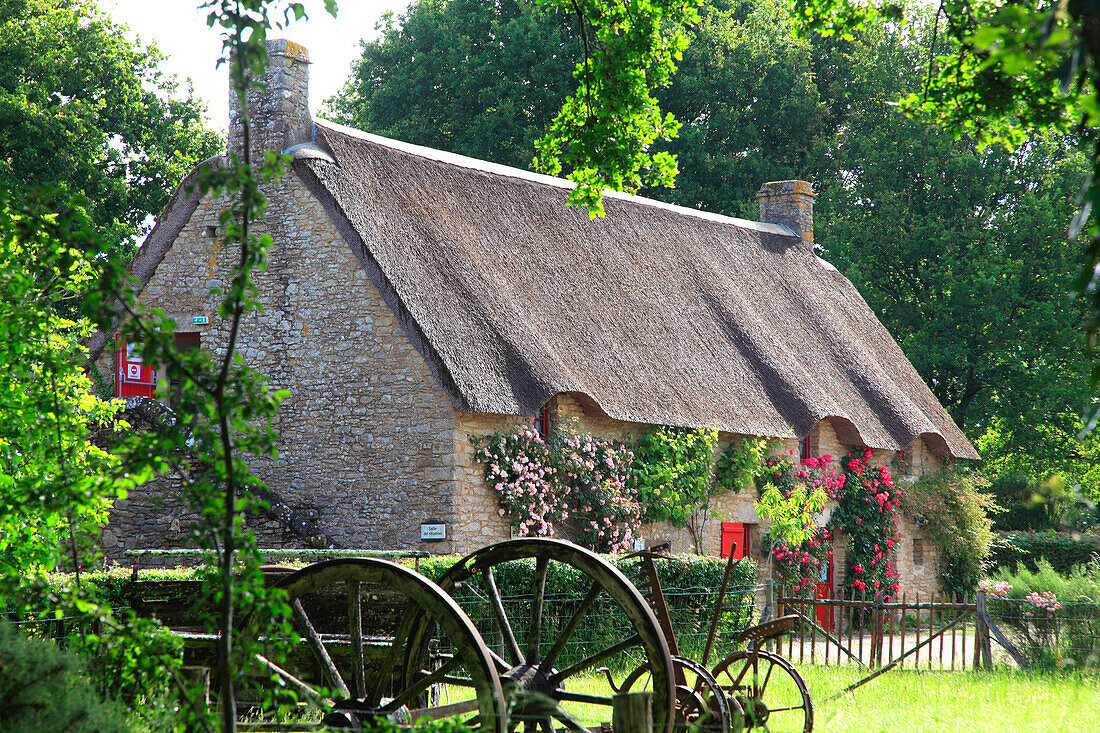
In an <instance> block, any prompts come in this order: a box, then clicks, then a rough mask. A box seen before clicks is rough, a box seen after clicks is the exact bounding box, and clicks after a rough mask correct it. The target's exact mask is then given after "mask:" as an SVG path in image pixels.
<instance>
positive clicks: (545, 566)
mask: <svg viewBox="0 0 1100 733" xmlns="http://www.w3.org/2000/svg"><path fill="white" fill-rule="evenodd" d="M549 569H550V562H549V560H547V558H546V557H545V556H539V558H538V559H537V560H536V561H535V586H534V589H533V597H532V598H531V623H530V624H529V625H528V627H527V628H528V635H527V662H528V663H529V664H538V663H539V634H540V632H541V631H542V601H543V599H544V598H545V596H546V573H547V571H548V570H549Z"/></svg>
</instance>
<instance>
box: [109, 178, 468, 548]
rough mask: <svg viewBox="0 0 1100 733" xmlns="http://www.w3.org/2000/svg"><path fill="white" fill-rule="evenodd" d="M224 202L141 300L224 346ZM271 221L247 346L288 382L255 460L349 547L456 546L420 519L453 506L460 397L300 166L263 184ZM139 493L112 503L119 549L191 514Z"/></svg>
mask: <svg viewBox="0 0 1100 733" xmlns="http://www.w3.org/2000/svg"><path fill="white" fill-rule="evenodd" d="M216 211H217V205H216V202H213V201H210V200H204V201H202V202H201V203H200V206H199V207H198V209H197V210H196V211H195V213H194V215H193V216H192V218H191V221H190V222H189V224H188V225H187V226H186V227H185V228H184V229H183V231H182V232H181V234H180V236H179V238H178V240H177V241H176V243H175V245H174V246H173V247H172V248H171V249H170V250H169V252H168V254H167V255H166V257H165V259H164V260H163V261H162V262H161V264H160V265H159V266H158V267H157V270H156V272H155V274H154V275H153V277H152V278H151V279H150V281H149V283H148V284H147V286H146V287H145V288H144V290H143V292H142V294H141V296H140V300H141V302H142V303H144V304H145V305H147V306H151V307H156V308H161V309H163V310H164V311H165V312H167V313H168V315H169V316H171V317H173V318H174V319H175V320H176V321H177V323H181V324H190V323H191V322H192V318H193V317H194V316H206V317H208V318H209V323H208V324H205V325H201V326H186V329H187V330H194V331H197V332H199V334H200V337H201V341H202V348H205V349H209V350H211V351H212V352H214V353H224V349H225V344H226V338H227V330H226V329H227V323H226V322H224V321H223V320H222V319H220V318H219V317H218V315H217V311H216V306H215V305H214V304H213V303H211V302H209V301H208V300H207V298H206V293H207V292H208V290H209V289H210V288H211V287H224V284H225V272H226V269H227V267H228V265H229V261H228V260H229V257H231V256H232V255H231V253H227V252H224V251H222V250H221V249H220V248H219V245H218V241H217V240H216V239H215V238H212V237H209V236H207V234H208V227H212V226H214V225H215V224H216V221H217V220H216ZM267 222H268V223H269V224H268V226H267V231H269V232H270V233H271V235H272V237H273V239H274V241H275V245H274V246H273V247H272V248H271V250H270V252H269V261H268V267H267V271H266V272H261V273H257V275H256V285H257V288H258V291H259V293H260V300H261V302H262V304H263V310H262V313H259V314H253V315H251V316H249V317H248V318H247V319H246V320H245V322H244V325H243V328H242V333H241V336H240V340H239V347H240V349H239V350H240V353H241V354H242V355H243V356H244V358H245V360H246V362H247V363H248V364H249V365H251V366H254V367H256V368H258V369H259V370H260V371H261V372H262V373H264V374H266V375H268V377H269V378H270V384H271V386H272V388H275V389H279V388H286V389H289V390H290V391H291V395H290V397H288V398H287V399H286V400H285V401H284V402H283V404H282V407H281V408H280V411H279V415H278V418H277V421H276V425H275V428H276V430H277V431H278V433H279V435H280V442H279V457H278V458H277V459H275V460H268V459H262V460H254V461H253V467H254V470H255V472H256V473H257V474H258V475H259V476H260V478H262V479H263V480H264V481H265V482H267V483H268V484H269V486H271V487H272V488H273V489H274V490H276V491H277V492H278V493H279V494H281V495H282V496H283V497H284V498H285V499H286V501H287V502H288V503H289V504H290V505H292V506H294V507H295V508H298V509H303V510H312V511H313V512H315V513H316V515H317V517H318V523H319V525H320V527H321V528H322V529H323V531H324V532H326V533H328V534H329V535H330V536H331V537H333V538H334V539H335V540H336V541H337V542H338V543H339V544H340V545H342V546H344V547H370V548H409V549H424V548H427V547H430V548H431V549H432V550H433V551H450V550H451V549H453V545H452V543H451V542H449V541H448V542H444V543H433V544H431V545H427V544H426V543H421V542H420V540H419V536H420V535H419V530H420V524H421V522H422V521H427V520H438V521H443V522H447V523H449V524H450V523H454V522H455V520H456V518H457V514H456V508H455V502H454V500H455V499H456V498H458V497H461V496H462V493H461V490H460V488H461V487H462V486H463V483H464V477H463V473H462V469H461V468H460V467H459V466H458V461H459V458H460V457H461V456H460V455H459V453H458V451H457V450H456V445H457V444H458V442H459V437H458V435H459V434H458V431H457V428H458V416H457V413H456V411H455V409H454V408H453V407H452V405H451V403H450V401H449V400H448V399H447V397H446V396H445V394H444V393H443V391H442V390H441V389H440V388H439V387H438V385H437V383H436V381H435V378H434V376H433V375H432V374H431V372H430V371H429V369H428V366H427V364H426V363H425V362H424V360H423V358H422V357H421V356H420V354H419V353H418V352H417V351H416V349H415V348H413V346H412V344H411V343H410V342H409V340H408V339H407V338H406V337H405V335H404V333H403V332H402V330H401V328H400V327H399V326H398V324H397V321H396V319H395V317H394V315H393V313H392V312H391V311H390V309H389V308H388V307H387V306H386V304H385V303H384V301H383V300H382V297H381V295H380V294H379V292H378V291H377V289H376V288H375V287H374V285H373V284H372V283H371V282H370V281H369V280H368V279H367V277H366V275H365V274H364V271H363V269H362V268H361V267H360V266H359V263H358V262H357V261H356V259H355V257H354V255H353V254H352V252H351V250H350V249H349V248H348V246H347V245H346V244H345V243H344V241H343V239H342V238H341V237H340V235H339V234H338V232H337V231H336V229H335V227H333V225H332V224H331V223H330V221H329V219H328V218H327V216H326V215H325V214H324V212H323V211H322V209H321V206H320V205H319V203H318V202H317V201H316V199H315V198H314V197H313V196H312V194H310V193H309V191H308V190H306V188H305V187H304V186H303V185H302V184H301V182H300V181H299V180H298V179H297V178H296V177H295V176H294V175H293V174H288V175H287V176H286V177H285V178H283V179H282V181H281V182H280V183H279V185H278V187H277V189H275V190H272V191H269V209H268V214H267ZM106 358H107V359H109V358H110V357H109V356H108V357H106ZM164 488H167V487H165V486H159V485H158V487H154V488H153V489H152V491H153V492H154V493H155V492H158V491H160V490H162V489H164ZM168 493H169V494H171V492H170V491H169V492H168ZM139 496H140V492H138V493H136V494H135V498H133V499H131V500H130V501H129V503H127V504H123V505H122V506H120V507H118V508H116V510H115V512H114V514H113V515H112V522H111V526H110V528H109V533H110V535H109V536H108V539H109V540H110V539H112V538H113V539H115V540H117V544H116V545H114V547H113V548H112V554H117V553H118V552H121V551H122V550H123V549H129V548H132V547H143V546H144V547H148V546H151V545H152V544H153V543H156V544H157V546H159V545H160V544H162V543H164V542H171V541H174V540H175V539H177V537H178V536H177V535H176V534H174V533H172V532H165V533H160V532H158V531H153V532H152V534H150V530H149V528H150V527H154V528H155V527H161V526H166V527H174V526H177V525H178V526H186V523H187V518H186V517H182V516H180V511H181V510H180V509H179V507H178V506H177V505H175V504H174V503H173V502H171V501H169V502H166V503H165V504H164V505H163V506H160V507H157V506H151V505H149V504H148V503H146V502H139V501H138V497H139ZM139 504H140V505H142V506H140V508H139Z"/></svg>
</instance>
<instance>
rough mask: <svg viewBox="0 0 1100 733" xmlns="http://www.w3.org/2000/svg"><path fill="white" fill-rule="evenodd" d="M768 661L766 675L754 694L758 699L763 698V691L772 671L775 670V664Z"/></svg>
mask: <svg viewBox="0 0 1100 733" xmlns="http://www.w3.org/2000/svg"><path fill="white" fill-rule="evenodd" d="M768 661H769V663H770V664H769V665H768V673H767V674H766V675H764V682H763V683H761V685H760V689H759V690H758V691H757V693H756V694H757V695H758V696H760V697H763V696H764V690H765V689H766V688H767V687H768V680H770V679H771V678H772V670H773V669H775V662H774V661H772V660H768Z"/></svg>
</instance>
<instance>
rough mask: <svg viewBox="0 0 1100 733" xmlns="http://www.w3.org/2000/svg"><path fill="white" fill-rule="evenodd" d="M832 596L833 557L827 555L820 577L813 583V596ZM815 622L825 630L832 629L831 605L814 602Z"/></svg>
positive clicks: (828, 597) (826, 597)
mask: <svg viewBox="0 0 1100 733" xmlns="http://www.w3.org/2000/svg"><path fill="white" fill-rule="evenodd" d="M832 597H833V558H832V557H829V559H828V561H826V563H825V565H824V566H823V567H822V568H821V578H820V579H819V580H818V582H817V583H815V584H814V598H818V599H831V598H832ZM814 613H815V615H816V616H817V624H818V626H820V627H821V628H823V629H825V630H826V631H832V630H833V607H832V606H822V605H817V604H814Z"/></svg>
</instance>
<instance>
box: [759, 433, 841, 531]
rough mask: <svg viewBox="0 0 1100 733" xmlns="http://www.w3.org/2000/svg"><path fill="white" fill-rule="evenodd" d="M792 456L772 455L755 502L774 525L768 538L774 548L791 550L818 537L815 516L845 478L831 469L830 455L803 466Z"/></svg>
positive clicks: (761, 477) (762, 471) (764, 471)
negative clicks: (758, 497)
mask: <svg viewBox="0 0 1100 733" xmlns="http://www.w3.org/2000/svg"><path fill="white" fill-rule="evenodd" d="M793 457H794V456H793V453H792V455H791V458H786V457H780V456H770V457H768V458H767V459H766V460H765V461H764V463H763V464H762V466H761V467H760V473H759V475H758V476H757V484H758V485H759V484H762V486H761V487H760V499H759V500H758V501H757V502H756V513H757V514H759V515H760V518H761V519H764V520H767V521H768V522H770V524H771V526H770V527H769V528H768V532H767V534H766V535H765V536H766V537H767V538H768V539H769V540H770V541H771V543H772V546H773V547H778V546H786V547H787V548H788V549H792V550H793V548H796V547H801V546H803V545H806V544H807V543H809V542H810V541H811V540H813V539H814V537H815V536H816V535H817V533H818V527H817V525H816V524H815V523H814V515H815V514H817V513H818V512H820V511H821V510H822V509H823V508H824V507H825V502H826V500H827V499H828V498H829V497H835V496H836V495H837V492H839V491H840V490H841V488H842V487H843V486H844V479H845V477H844V475H842V474H841V475H838V474H837V473H836V472H835V471H834V470H833V469H831V468H829V466H830V464H832V460H833V459H832V457H831V456H822V457H821V458H813V459H810V461H812V462H811V463H808V464H806V465H804V466H795V464H794V462H793Z"/></svg>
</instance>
